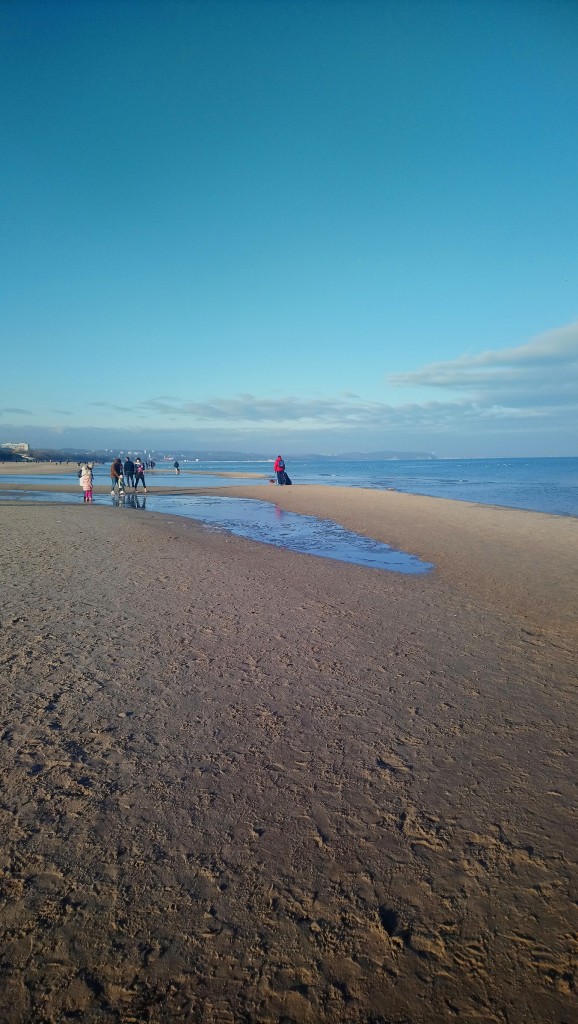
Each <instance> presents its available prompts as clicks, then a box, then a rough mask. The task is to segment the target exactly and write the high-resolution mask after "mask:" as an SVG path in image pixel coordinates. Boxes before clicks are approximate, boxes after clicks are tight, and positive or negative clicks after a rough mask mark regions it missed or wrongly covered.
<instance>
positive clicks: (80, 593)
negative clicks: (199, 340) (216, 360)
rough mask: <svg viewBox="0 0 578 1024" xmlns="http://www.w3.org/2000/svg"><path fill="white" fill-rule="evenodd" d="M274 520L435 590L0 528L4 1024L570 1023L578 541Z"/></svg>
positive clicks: (326, 499) (374, 522)
mask: <svg viewBox="0 0 578 1024" xmlns="http://www.w3.org/2000/svg"><path fill="white" fill-rule="evenodd" d="M271 492H272V493H271ZM271 492H269V491H268V489H267V488H263V487H261V488H256V487H254V488H251V487H249V488H245V487H244V486H241V487H235V488H231V489H230V491H229V493H233V494H234V495H235V496H242V495H243V494H244V493H247V494H251V493H254V494H255V496H257V497H259V498H267V499H269V500H277V501H278V502H279V503H280V504H282V505H283V506H284V507H287V508H291V509H294V510H297V511H299V510H301V511H308V512H312V513H314V514H318V515H323V516H327V517H329V516H330V517H331V518H333V519H335V520H336V521H338V522H340V523H343V525H345V526H347V527H349V528H357V529H358V530H359V531H360V532H364V533H366V534H368V535H370V536H375V537H376V538H377V539H382V540H386V541H389V542H393V543H394V544H396V545H398V546H401V547H403V548H404V549H405V550H407V551H410V552H412V553H415V554H419V555H421V556H422V557H424V558H426V559H428V560H431V561H434V562H435V563H436V566H437V568H436V571H435V572H434V573H432V574H431V575H429V576H425V577H423V576H422V577H406V576H399V575H396V574H394V573H388V572H384V571H377V570H368V569H363V568H361V567H356V566H351V565H345V564H341V563H338V562H328V561H325V560H322V559H317V558H315V557H311V556H306V555H296V554H293V553H291V552H288V551H284V550H279V549H276V548H271V547H267V546H265V545H260V544H258V543H254V542H251V541H243V540H239V539H235V538H232V537H227V536H224V535H221V534H217V533H214V532H211V531H210V530H207V529H205V528H204V527H202V526H200V525H197V524H195V523H194V522H192V521H190V520H185V519H179V518H178V517H176V516H160V515H155V514H154V513H149V512H148V511H147V512H146V513H139V512H138V511H129V510H123V509H121V508H118V509H117V508H112V507H104V506H103V507H99V506H98V505H94V506H92V507H91V506H83V504H82V502H80V503H79V505H75V506H59V505H51V506H38V505H36V506H35V505H31V504H21V503H18V504H16V503H14V504H2V505H1V506H0V522H1V525H2V539H3V543H2V562H3V568H2V581H3V596H2V612H1V617H2V627H3V631H2V632H3V647H2V654H1V663H2V682H1V690H0V706H1V708H2V712H3V717H4V720H5V723H6V726H5V730H4V732H3V736H2V740H3V742H2V761H3V779H4V790H3V796H2V812H1V813H2V836H3V843H2V888H3V893H2V901H3V902H2V915H1V920H0V928H1V945H2V959H1V968H0V970H1V995H0V1004H1V1005H0V1010H1V1014H0V1017H1V1019H2V1022H3V1024H4V1022H6V1024H24V1022H35V1024H36V1022H38V1024H53V1022H55V1024H56V1022H63V1021H69V1020H79V1021H82V1022H87V1024H93V1022H94V1024H101V1022H103V1024H104V1022H106V1024H108V1022H122V1024H128V1022H138V1024H140V1022H145V1021H147V1022H153V1024H155V1022H158V1024H170V1022H181V1021H182V1022H195V1024H196V1022H199V1024H201V1022H202V1024H205V1022H207V1024H212V1022H215V1024H233V1022H244V1024H247V1022H250V1024H252V1022H255V1024H256V1022H259V1024H273V1022H279V1024H281V1022H284V1024H291V1022H301V1021H304V1022H322V1024H333V1022H358V1024H362V1022H363V1024H385V1022H392V1024H393V1022H395V1024H402V1022H407V1024H409V1022H411V1024H419V1022H437V1021H439V1022H445V1021H448V1022H453V1021H456V1020H460V1021H464V1022H466V1024H470V1022H500V1024H527V1022H535V1024H550V1022H551V1024H564V1022H566V1024H570V1021H572V1020H575V1016H574V1015H575V1011H576V988H575V963H576V937H577V930H578V922H577V920H576V891H575V885H576V867H575V865H576V835H577V830H576V818H575V807H576V801H575V786H576V770H575V762H574V761H573V739H572V734H571V727H572V723H573V716H574V711H575V684H576V664H577V658H576V654H577V650H576V647H577V644H576V611H577V609H576V596H577V584H576V580H577V579H578V574H577V569H578V520H572V519H562V518H558V517H553V516H544V515H537V514H533V513H522V512H520V513H518V512H510V511H506V510H503V509H493V508H483V507H480V506H474V505H466V504H463V503H458V502H447V501H438V500H436V499H428V498H416V497H413V496H410V495H399V494H394V493H384V492H373V491H352V490H345V489H340V488H318V487H299V488H297V487H293V488H286V489H283V490H281V489H276V490H275V491H273V489H271ZM223 493H226V492H223Z"/></svg>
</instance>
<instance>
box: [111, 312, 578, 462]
mask: <svg viewBox="0 0 578 1024" xmlns="http://www.w3.org/2000/svg"><path fill="white" fill-rule="evenodd" d="M387 381H388V384H389V385H390V387H393V388H395V391H396V392H397V393H398V394H399V396H400V401H398V402H393V401H389V402H388V401H375V400H368V399H364V398H362V397H360V396H359V395H358V394H356V393H354V392H351V391H344V392H342V393H341V394H339V395H337V396H323V395H321V396H319V395H315V396H313V397H297V396H292V395H287V396H280V397H276V398H275V397H273V398H272V397H271V396H267V397H261V396H258V395H253V394H248V393H243V394H239V395H236V396H233V397H221V396H218V395H215V396H212V397H209V398H203V399H196V398H190V399H183V398H177V397H175V396H172V395H158V396H155V397H152V398H149V399H148V400H145V401H142V402H140V403H139V404H138V405H137V406H135V407H133V408H132V409H130V410H124V409H121V408H120V407H119V406H118V405H116V404H115V403H111V402H108V401H101V402H92V403H91V405H92V406H93V407H94V408H97V409H101V410H106V411H107V413H108V410H111V411H112V412H114V414H115V416H116V415H118V414H119V413H124V412H129V413H130V419H131V422H132V424H133V426H132V428H130V429H138V430H141V429H143V428H145V427H146V429H151V430H155V431H163V430H164V429H167V430H168V429H175V428H173V427H172V424H175V427H180V429H181V430H183V431H194V432H195V433H196V434H199V433H200V432H207V431H210V432H212V433H213V434H214V435H216V434H220V433H221V432H222V434H223V436H226V435H228V436H229V437H230V436H233V435H234V434H235V433H236V434H237V435H239V436H243V435H247V436H248V435H250V434H252V435H253V436H255V437H257V436H260V437H270V436H271V435H272V434H274V435H279V434H280V435H282V436H283V437H289V436H291V437H293V438H295V439H297V438H299V437H305V436H309V437H321V436H324V437H327V438H329V437H330V436H331V435H335V436H339V437H340V438H342V439H345V438H349V439H350V441H351V442H352V443H355V444H361V443H362V439H363V436H364V435H365V436H367V437H370V436H371V437H373V438H379V439H382V438H385V437H388V438H392V437H396V438H397V439H399V441H400V442H401V441H402V440H403V439H404V438H406V439H408V440H412V441H416V442H417V443H419V445H420V447H423V446H424V445H426V446H427V444H428V440H429V439H431V438H433V437H438V439H439V438H440V437H441V436H442V435H443V436H444V437H447V438H449V437H450V436H451V435H453V436H454V437H456V438H458V439H459V438H461V437H462V436H464V437H465V436H468V437H469V438H470V439H474V438H477V437H479V436H480V435H481V434H484V435H486V436H490V435H492V436H499V435H500V434H506V433H508V432H509V433H510V434H511V435H521V434H526V435H527V436H528V437H538V436H540V435H541V434H545V433H550V434H551V435H553V434H554V433H555V432H557V433H558V434H559V435H560V436H563V437H568V436H569V434H570V432H571V431H572V430H573V429H574V425H575V422H576V417H577V415H578V386H577V381H578V324H571V325H569V326H567V327H563V328H560V329H558V330H553V331H550V332H549V333H547V334H543V335H541V336H540V337H538V338H535V339H533V340H531V341H528V342H527V343H526V344H524V345H519V346H516V347H510V348H505V349H500V350H488V351H484V352H481V353H479V354H473V355H472V354H468V355H463V356H460V357H459V358H457V359H453V360H447V361H445V362H437V363H430V364H427V365H425V366H423V367H420V368H418V369H414V370H408V371H406V372H404V373H397V374H393V375H391V376H390V377H389V378H387ZM405 388H411V397H412V401H404V400H403V398H404V396H403V390H404V389H405ZM420 393H423V399H421V400H420V398H419V395H420ZM390 394H391V392H390ZM394 394H395V392H394ZM416 395H417V396H418V397H417V398H416ZM432 395H435V396H436V397H435V398H433V397H432ZM111 418H112V417H111ZM116 422H118V421H116ZM169 425H170V427H169ZM127 429H128V428H127ZM356 439H358V440H356Z"/></svg>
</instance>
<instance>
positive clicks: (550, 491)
mask: <svg viewBox="0 0 578 1024" xmlns="http://www.w3.org/2000/svg"><path fill="white" fill-rule="evenodd" d="M285 462H286V465H287V472H288V473H289V476H290V477H291V480H292V482H293V483H294V484H300V483H301V484H326V485H329V486H331V485H335V486H340V487H369V488H372V489H376V490H390V489H393V490H396V491H403V492H404V493H407V494H426V495H430V496H431V497H433V498H451V499H452V500H454V501H472V502H477V503H479V504H482V505H501V506H504V507H505V508H519V509H527V510H529V511H532V512H548V513H550V514H552V515H559V516H578V457H576V458H540V459H435V460H434V459H431V460H430V459H424V460H416V459H399V460H397V459H396V460H393V459H391V460H387V461H384V460H376V461H374V462H370V461H368V462H365V461H363V462H362V461H358V460H350V461H348V460H347V459H343V460H337V459H335V460H334V459H325V458H320V459H316V460H309V459H307V460H299V459H295V460H292V459H291V458H290V457H289V456H285ZM161 465H162V464H161ZM181 467H182V469H195V470H198V471H202V472H203V473H208V474H209V473H211V471H212V472H218V471H219V470H221V471H229V472H234V471H239V472H244V473H264V474H265V475H267V477H268V478H272V477H273V476H274V474H273V460H271V462H270V463H269V462H263V461H260V462H250V461H237V462H181ZM180 479H182V481H183V484H184V483H185V479H186V475H185V476H181V478H180ZM188 483H190V478H189V481H188Z"/></svg>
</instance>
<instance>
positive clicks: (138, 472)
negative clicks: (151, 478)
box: [134, 459, 147, 494]
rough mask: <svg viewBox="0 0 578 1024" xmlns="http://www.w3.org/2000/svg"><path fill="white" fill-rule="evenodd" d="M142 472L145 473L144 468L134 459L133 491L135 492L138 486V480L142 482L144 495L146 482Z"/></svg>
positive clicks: (138, 460)
mask: <svg viewBox="0 0 578 1024" xmlns="http://www.w3.org/2000/svg"><path fill="white" fill-rule="evenodd" d="M144 471H145V468H144V466H143V464H142V462H141V460H140V459H136V460H135V464H134V489H135V491H136V489H137V487H138V484H139V480H140V481H141V482H142V485H143V487H144V492H145V494H146V492H147V485H146V481H145V475H144Z"/></svg>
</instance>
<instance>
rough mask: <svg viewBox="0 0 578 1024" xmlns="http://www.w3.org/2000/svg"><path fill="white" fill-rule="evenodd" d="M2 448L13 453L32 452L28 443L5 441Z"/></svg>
mask: <svg viewBox="0 0 578 1024" xmlns="http://www.w3.org/2000/svg"><path fill="white" fill-rule="evenodd" d="M2 448H9V449H10V451H11V452H29V451H30V445H29V444H28V442H27V441H5V442H4V444H3V445H2Z"/></svg>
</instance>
